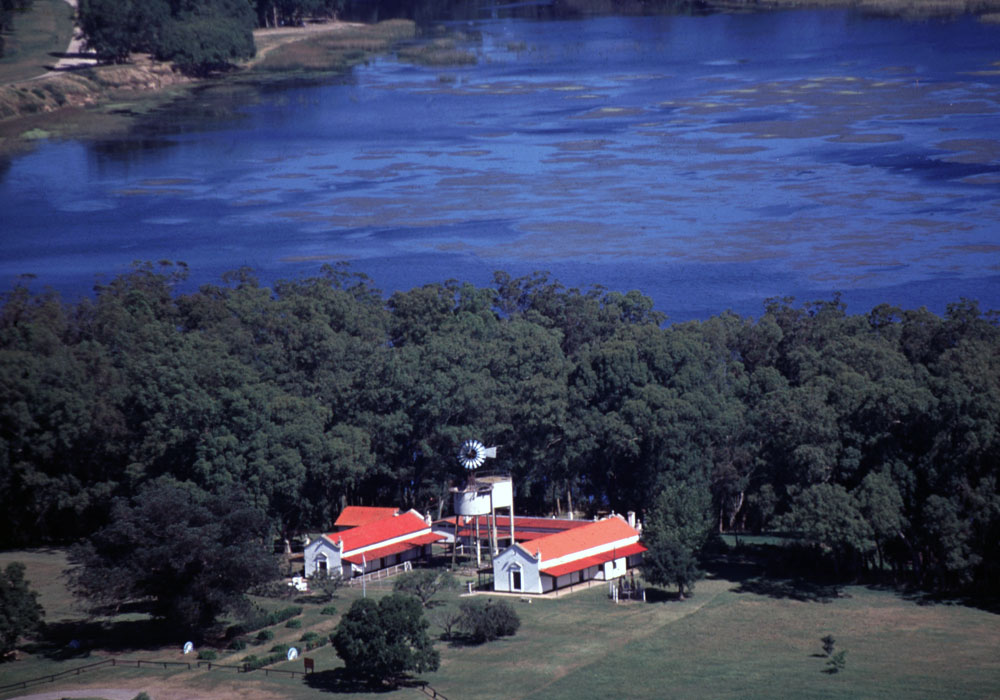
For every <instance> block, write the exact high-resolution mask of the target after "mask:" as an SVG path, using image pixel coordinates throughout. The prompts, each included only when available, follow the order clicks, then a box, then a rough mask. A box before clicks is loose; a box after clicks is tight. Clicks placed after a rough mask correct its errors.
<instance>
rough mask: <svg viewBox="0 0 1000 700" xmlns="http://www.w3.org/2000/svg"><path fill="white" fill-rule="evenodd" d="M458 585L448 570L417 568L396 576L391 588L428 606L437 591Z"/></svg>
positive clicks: (451, 588)
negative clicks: (414, 597) (407, 594)
mask: <svg viewBox="0 0 1000 700" xmlns="http://www.w3.org/2000/svg"><path fill="white" fill-rule="evenodd" d="M457 585H458V582H457V581H456V580H455V577H454V576H453V575H452V574H451V572H448V571H433V570H431V569H417V570H416V571H407V572H406V573H404V574H400V575H399V576H398V577H396V582H395V583H394V584H393V587H392V590H394V591H396V592H397V593H409V594H410V595H412V596H416V597H417V598H419V599H420V602H421V603H422V604H423V606H424V607H425V608H427V607H430V604H431V600H432V599H433V598H434V596H435V595H437V593H438V592H439V591H443V590H453V589H454V588H456V587H457Z"/></svg>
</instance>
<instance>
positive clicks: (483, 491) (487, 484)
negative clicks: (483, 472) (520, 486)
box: [451, 475, 514, 515]
mask: <svg viewBox="0 0 1000 700" xmlns="http://www.w3.org/2000/svg"><path fill="white" fill-rule="evenodd" d="M451 492H452V493H453V494H454V496H453V506H454V508H455V513H456V514H457V515H488V514H489V513H490V506H491V505H492V506H493V509H494V510H496V509H497V508H511V507H512V506H513V505H514V482H513V480H512V479H511V477H510V475H497V476H477V477H476V479H475V481H473V482H471V483H469V484H467V485H466V486H463V487H461V488H453V489H452V490H451ZM491 495H492V497H493V498H492V501H491V500H490V496H491Z"/></svg>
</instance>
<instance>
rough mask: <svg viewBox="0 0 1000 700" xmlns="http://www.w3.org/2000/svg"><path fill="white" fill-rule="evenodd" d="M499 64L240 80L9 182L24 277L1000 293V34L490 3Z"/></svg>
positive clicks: (698, 300)
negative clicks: (546, 274) (526, 281)
mask: <svg viewBox="0 0 1000 700" xmlns="http://www.w3.org/2000/svg"><path fill="white" fill-rule="evenodd" d="M452 27H453V28H455V29H461V30H462V31H464V32H466V33H467V35H468V41H467V42H466V43H464V44H463V45H462V46H463V48H465V49H467V50H469V51H472V52H474V53H475V54H476V55H477V57H478V62H477V64H476V65H471V66H462V67H443V68H442V67H422V66H414V65H409V64H405V63H401V62H399V61H396V60H394V59H389V58H384V59H379V60H377V61H375V62H373V63H371V64H369V65H367V66H362V67H359V68H356V69H355V70H354V71H353V72H352V73H351V74H350V75H349V76H347V77H343V78H335V79H331V80H329V81H326V82H310V83H301V82H300V83H288V84H285V85H282V86H273V85H272V86H268V87H266V88H253V89H251V88H249V87H246V86H243V87H239V88H234V87H227V86H222V87H215V88H210V89H206V90H203V91H200V92H198V93H197V94H195V95H193V96H191V97H190V98H187V99H184V100H180V101H177V102H175V103H172V104H171V105H168V106H166V107H164V108H162V109H160V110H158V111H157V112H156V113H154V114H153V115H151V116H150V117H149V118H146V119H143V120H140V121H139V122H138V123H137V124H136V127H135V129H134V130H133V131H132V132H131V133H130V134H129V135H127V136H125V137H123V138H122V139H118V140H116V141H113V142H103V143H100V142H99V143H94V142H83V141H56V142H47V143H45V144H43V145H41V146H40V147H39V148H38V149H37V150H36V151H34V152H32V153H30V154H28V155H25V156H22V157H19V158H17V159H15V160H14V161H13V162H11V163H10V164H9V167H8V168H7V169H6V170H5V171H3V173H2V175H0V177H2V180H0V212H2V214H0V216H2V222H0V282H2V283H3V284H9V283H10V282H12V281H13V280H14V279H15V278H16V276H17V275H19V274H22V273H33V274H37V275H38V282H37V284H38V285H43V284H49V285H51V286H53V287H55V288H57V289H59V290H61V291H62V292H64V294H67V295H69V296H73V295H79V294H83V293H86V292H87V291H88V290H89V289H90V288H91V286H92V284H93V282H94V281H95V279H96V278H97V276H98V275H101V274H103V275H104V276H105V278H106V277H107V276H109V275H113V274H116V273H118V272H121V271H123V270H125V269H126V268H127V266H128V265H129V263H130V262H131V261H133V260H154V261H155V260H159V259H171V260H184V261H186V262H187V263H188V264H189V265H190V267H191V271H192V279H193V281H194V282H197V283H201V282H217V281H218V280H219V276H220V275H221V273H222V272H224V271H226V270H230V269H234V268H236V267H239V266H242V265H249V266H251V267H254V268H257V269H258V270H259V273H260V276H261V277H262V278H263V279H264V280H273V279H276V278H281V277H295V276H300V275H306V274H314V273H316V272H318V270H319V267H320V265H322V264H323V263H324V262H332V261H337V260H350V261H351V262H352V268H353V269H354V270H356V271H359V272H365V273H367V274H368V275H370V276H371V277H373V278H374V280H375V283H376V285H377V286H378V287H380V288H381V289H383V290H385V291H386V292H391V291H393V290H396V289H409V288H411V287H413V286H415V285H418V284H422V283H426V282H437V281H444V280H446V279H449V278H455V279H459V280H468V281H472V282H474V283H476V284H487V283H488V282H489V280H490V278H491V276H492V272H493V271H494V270H498V269H502V270H507V271H509V272H511V273H512V274H527V273H529V272H531V271H534V270H547V271H550V272H551V275H552V276H553V277H555V278H557V279H559V280H560V281H561V282H563V283H564V284H565V285H566V286H578V287H581V288H587V287H589V286H590V285H592V284H600V285H603V286H605V287H608V288H610V289H618V290H622V291H627V290H629V289H640V290H641V291H642V292H644V293H645V294H647V295H649V296H650V297H652V298H653V300H654V303H655V305H656V307H657V308H659V309H661V310H663V311H665V312H667V313H668V314H669V316H670V318H671V319H673V320H684V319H689V318H705V317H707V316H710V315H713V314H716V313H719V312H721V311H724V310H726V309H733V310H735V311H737V312H739V313H742V314H748V315H754V316H756V315H759V314H760V313H761V311H762V302H763V300H764V299H765V298H767V297H772V296H789V295H791V296H795V297H796V298H797V299H799V300H800V301H807V300H814V299H828V298H830V296H831V295H832V294H833V293H834V292H838V291H839V292H842V293H843V298H844V300H845V301H846V302H847V303H848V310H849V311H850V312H855V313H860V312H864V311H866V310H868V309H869V308H871V306H873V305H875V304H878V303H881V302H890V303H895V304H899V305H901V306H904V307H907V308H913V307H918V306H927V307H928V308H930V309H932V310H934V311H937V312H940V311H943V310H944V308H945V305H946V304H947V303H948V302H952V301H957V300H958V299H959V298H960V297H963V296H964V297H969V298H974V299H978V300H979V301H980V303H981V305H982V306H983V307H984V308H992V309H1000V26H998V25H987V24H982V23H978V22H977V21H976V20H975V19H973V18H959V19H955V20H949V21H923V22H908V21H903V20H890V19H873V18H866V17H863V16H860V15H858V14H855V13H852V12H848V11H841V10H830V11H795V12H781V13H770V14H746V15H729V14H717V15H711V16H705V17H683V16H664V17H591V18H586V19H575V20H546V21H536V20H525V19H513V18H508V19H482V20H475V21H468V22H466V21H463V22H461V23H454V24H453V25H452Z"/></svg>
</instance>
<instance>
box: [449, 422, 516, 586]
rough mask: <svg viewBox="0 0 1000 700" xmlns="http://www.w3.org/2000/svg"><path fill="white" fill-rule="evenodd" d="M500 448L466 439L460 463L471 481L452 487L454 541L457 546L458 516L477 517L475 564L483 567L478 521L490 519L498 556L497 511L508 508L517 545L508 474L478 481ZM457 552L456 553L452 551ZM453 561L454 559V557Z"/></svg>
mask: <svg viewBox="0 0 1000 700" xmlns="http://www.w3.org/2000/svg"><path fill="white" fill-rule="evenodd" d="M496 456H497V448H496V447H486V446H485V445H483V443H482V442H480V441H479V440H466V441H465V442H463V443H462V446H461V447H460V448H459V449H458V455H457V457H458V463H459V464H460V465H462V468H463V469H465V471H466V472H467V473H468V475H469V478H468V481H467V482H466V484H465V486H464V487H463V488H452V489H451V491H452V493H453V494H454V497H453V501H454V503H453V505H454V509H455V541H456V547H457V543H458V530H459V516H472V517H473V518H475V529H476V564H477V566H478V565H480V564H481V555H480V549H479V518H480V516H482V515H485V516H487V523H488V524H489V535H490V552H491V554H492V555H496V553H497V550H498V546H497V532H496V529H497V528H496V509H497V508H508V509H509V511H510V541H511V543H513V542H514V487H513V483H512V481H511V477H510V475H509V474H501V475H498V474H489V475H486V476H483V477H480V478H479V479H477V478H476V470H477V469H479V468H480V467H481V466H483V464H484V463H485V462H486V460H487V459H496ZM453 551H454V550H453ZM453 558H454V556H453Z"/></svg>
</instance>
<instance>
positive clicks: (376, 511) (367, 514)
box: [333, 506, 399, 527]
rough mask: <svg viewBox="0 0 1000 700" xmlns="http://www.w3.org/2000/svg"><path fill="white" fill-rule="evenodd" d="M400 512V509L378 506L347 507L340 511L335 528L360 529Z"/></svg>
mask: <svg viewBox="0 0 1000 700" xmlns="http://www.w3.org/2000/svg"><path fill="white" fill-rule="evenodd" d="M398 512H399V508H381V507H378V506H347V507H346V508H344V510H342V511H340V515H338V516H337V522H335V523H334V524H333V526H334V527H360V526H361V525H367V524H368V523H372V522H375V521H376V520H382V519H383V518H391V517H392V516H394V515H395V514H396V513H398Z"/></svg>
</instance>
